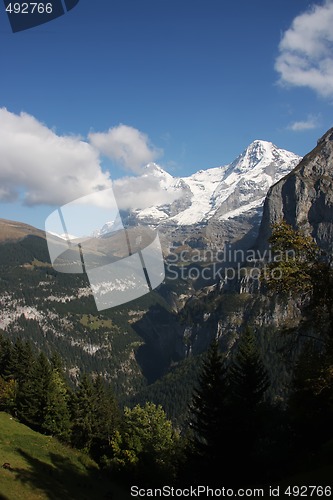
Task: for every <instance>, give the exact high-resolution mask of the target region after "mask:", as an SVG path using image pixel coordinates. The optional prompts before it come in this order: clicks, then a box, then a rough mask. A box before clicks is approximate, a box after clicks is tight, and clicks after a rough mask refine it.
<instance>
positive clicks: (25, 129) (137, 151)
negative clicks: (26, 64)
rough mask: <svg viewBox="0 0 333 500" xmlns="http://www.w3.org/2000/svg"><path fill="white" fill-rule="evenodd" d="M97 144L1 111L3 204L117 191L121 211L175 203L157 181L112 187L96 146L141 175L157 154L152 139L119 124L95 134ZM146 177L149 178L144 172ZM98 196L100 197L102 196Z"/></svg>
mask: <svg viewBox="0 0 333 500" xmlns="http://www.w3.org/2000/svg"><path fill="white" fill-rule="evenodd" d="M89 137H90V139H91V141H92V143H93V145H92V144H89V143H88V142H85V141H84V140H82V139H81V138H79V137H73V136H60V135H57V134H56V133H55V132H54V131H53V130H51V129H49V128H48V127H47V126H46V125H44V124H42V123H40V122H39V121H38V120H36V118H34V117H33V116H31V115H29V114H27V113H21V114H19V115H16V114H14V113H11V112H9V111H7V109H5V108H0V201H7V202H15V201H20V200H21V199H22V201H23V203H25V204H26V205H31V206H33V205H41V204H45V205H56V206H61V205H63V204H65V203H69V202H71V201H73V200H76V199H77V198H80V197H81V196H84V195H88V194H91V193H93V192H98V191H100V190H101V189H106V188H110V187H113V188H114V191H115V192H116V194H117V202H118V204H119V207H120V208H123V209H129V208H145V207H148V206H151V205H153V204H162V203H168V202H171V201H173V200H174V199H175V198H177V196H178V194H176V193H173V192H171V193H169V192H167V191H166V189H165V188H164V187H163V185H161V184H160V183H159V181H158V179H157V178H156V177H154V176H153V175H152V176H149V175H147V171H144V170H142V173H143V174H144V175H142V176H139V177H124V178H123V179H118V180H116V181H114V182H112V180H111V178H110V175H109V173H108V172H104V171H103V170H102V167H101V158H100V152H99V151H98V149H96V147H95V145H96V143H99V144H100V145H101V146H102V147H101V148H100V149H103V148H104V150H107V151H108V154H109V156H112V155H113V158H114V159H115V160H117V162H120V163H121V164H122V165H124V166H126V167H128V168H132V169H133V170H134V171H137V172H140V171H141V167H142V166H143V165H144V164H146V163H147V162H149V161H151V160H152V159H153V158H155V156H156V155H157V153H158V151H157V150H156V148H152V147H151V146H149V140H148V137H147V136H146V135H144V134H142V133H141V132H140V131H139V130H136V129H133V128H131V127H127V126H125V125H120V126H119V127H115V128H113V129H110V130H109V132H107V133H106V134H104V133H101V134H90V136H89ZM144 172H145V173H144ZM98 196H99V195H98Z"/></svg>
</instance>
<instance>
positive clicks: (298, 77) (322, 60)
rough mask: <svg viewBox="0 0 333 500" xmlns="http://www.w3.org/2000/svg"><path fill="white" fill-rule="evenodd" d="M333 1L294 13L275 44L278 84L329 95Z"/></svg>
mask: <svg viewBox="0 0 333 500" xmlns="http://www.w3.org/2000/svg"><path fill="white" fill-rule="evenodd" d="M332 26H333V0H326V1H325V2H324V3H323V4H322V5H314V6H312V7H311V8H310V9H309V10H308V11H307V12H305V13H303V14H301V15H299V16H297V17H296V18H295V19H294V20H293V22H292V25H291V27H290V28H289V29H288V30H287V31H286V32H285V33H284V35H283V37H282V39H281V42H280V44H279V52H280V54H279V56H278V57H277V59H276V61H275V69H276V71H277V72H278V73H279V74H280V83H281V84H287V85H292V86H297V87H308V88H310V89H312V90H314V91H315V92H316V93H317V94H319V95H320V96H323V97H329V98H330V97H332V96H333V29H332Z"/></svg>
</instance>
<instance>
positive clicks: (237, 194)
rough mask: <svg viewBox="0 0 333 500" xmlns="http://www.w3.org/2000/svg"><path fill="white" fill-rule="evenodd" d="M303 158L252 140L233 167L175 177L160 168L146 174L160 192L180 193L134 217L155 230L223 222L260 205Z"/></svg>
mask: <svg viewBox="0 0 333 500" xmlns="http://www.w3.org/2000/svg"><path fill="white" fill-rule="evenodd" d="M300 160H301V157H300V156H297V155H295V154H294V153H291V152H290V151H286V150H284V149H279V148H277V147H276V146H275V145H274V144H272V143H271V142H267V141H259V140H257V141H254V142H253V143H252V144H250V145H249V146H248V148H247V149H246V150H245V151H244V152H243V153H242V154H241V155H240V156H239V157H238V158H236V160H234V161H233V162H232V163H230V164H228V165H225V166H222V167H216V168H210V169H208V170H200V171H199V172H196V173H195V174H193V175H191V176H189V177H183V178H174V177H172V176H171V175H170V174H168V173H167V172H165V171H164V170H163V169H162V168H161V167H159V166H158V165H156V164H149V165H147V167H146V172H145V173H144V176H151V175H153V176H155V177H157V178H158V180H159V184H160V186H161V188H163V189H165V190H168V191H174V192H180V193H181V196H180V197H179V198H178V199H177V200H176V201H174V202H173V203H171V204H168V205H160V206H153V207H149V208H145V209H144V210H136V211H135V215H136V218H137V219H138V220H139V221H141V222H143V223H148V224H153V225H157V226H164V225H165V224H167V225H176V226H189V225H194V224H203V223H207V222H208V221H209V220H211V219H212V218H214V219H215V220H217V221H223V220H228V219H232V218H234V217H238V216H239V215H241V214H243V213H246V212H247V211H249V210H252V209H256V208H258V207H260V208H261V207H262V205H263V202H264V199H265V196H266V194H267V191H268V189H269V188H270V186H271V185H272V184H275V183H276V182H277V181H279V180H280V179H281V178H282V177H284V176H285V175H286V174H287V173H289V172H290V171H291V170H292V169H293V168H294V167H295V166H296V165H297V164H298V163H299V162H300Z"/></svg>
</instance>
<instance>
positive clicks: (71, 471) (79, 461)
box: [0, 412, 128, 500]
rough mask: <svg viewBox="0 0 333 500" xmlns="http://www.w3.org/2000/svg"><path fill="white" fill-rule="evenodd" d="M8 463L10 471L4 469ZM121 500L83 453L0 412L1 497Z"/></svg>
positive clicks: (122, 496) (14, 499) (124, 496)
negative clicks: (4, 465)
mask: <svg viewBox="0 0 333 500" xmlns="http://www.w3.org/2000/svg"><path fill="white" fill-rule="evenodd" d="M4 463H9V464H10V470H8V469H4V468H3V467H2V465H3V464H4ZM92 498H93V499H94V500H99V499H101V500H103V499H112V498H113V499H115V498H116V499H117V500H124V499H127V498H128V494H127V493H124V492H123V491H121V490H120V489H119V488H118V487H117V486H115V485H114V484H113V483H112V482H111V480H108V479H107V478H105V477H103V476H101V474H100V472H99V469H98V466H97V465H96V463H95V462H94V461H93V460H91V459H90V458H89V457H88V456H87V455H85V454H84V453H81V452H78V451H77V450H73V449H71V448H69V447H67V446H64V445H63V444H61V443H60V442H59V441H57V440H56V439H55V438H52V437H50V436H44V435H42V434H39V433H37V432H34V431H33V430H31V429H30V428H29V427H27V426H25V425H23V424H21V423H19V422H17V421H16V420H15V419H14V418H12V417H11V416H10V415H8V414H7V413H1V412H0V500H44V499H45V500H74V499H79V500H91V499H92Z"/></svg>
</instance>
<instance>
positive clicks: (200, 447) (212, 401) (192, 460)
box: [188, 340, 229, 482]
mask: <svg viewBox="0 0 333 500" xmlns="http://www.w3.org/2000/svg"><path fill="white" fill-rule="evenodd" d="M227 393H228V386H227V382H226V370H225V367H224V363H223V358H222V355H221V354H220V352H219V347H218V342H217V341H216V340H214V341H213V342H212V344H211V346H210V348H209V350H208V352H207V355H206V358H205V360H204V363H203V366H202V369H201V373H200V375H199V380H198V387H197V389H195V391H194V394H193V398H192V404H191V406H190V419H189V426H190V429H192V432H193V434H192V438H191V439H190V446H189V449H188V468H189V469H190V474H191V475H192V471H193V470H194V471H195V474H194V476H195V477H196V480H198V481H199V482H200V480H213V476H212V475H211V472H212V468H213V467H214V464H216V463H219V462H221V461H223V458H224V457H225V454H224V453H225V444H226V440H227V439H226V436H225V432H228V430H227V429H228V427H229V414H228V409H227V406H226V401H227ZM225 465H226V464H224V463H223V464H222V466H223V467H224V466H225Z"/></svg>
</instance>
